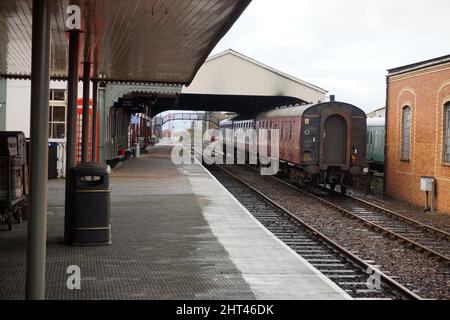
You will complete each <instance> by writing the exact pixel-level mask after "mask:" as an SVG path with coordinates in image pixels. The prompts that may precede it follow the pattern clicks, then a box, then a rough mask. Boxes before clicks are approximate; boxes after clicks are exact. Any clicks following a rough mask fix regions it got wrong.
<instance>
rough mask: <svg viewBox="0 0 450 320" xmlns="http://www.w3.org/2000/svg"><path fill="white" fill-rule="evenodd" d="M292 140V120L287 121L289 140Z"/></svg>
mask: <svg viewBox="0 0 450 320" xmlns="http://www.w3.org/2000/svg"><path fill="white" fill-rule="evenodd" d="M291 140H292V122H289V141H291Z"/></svg>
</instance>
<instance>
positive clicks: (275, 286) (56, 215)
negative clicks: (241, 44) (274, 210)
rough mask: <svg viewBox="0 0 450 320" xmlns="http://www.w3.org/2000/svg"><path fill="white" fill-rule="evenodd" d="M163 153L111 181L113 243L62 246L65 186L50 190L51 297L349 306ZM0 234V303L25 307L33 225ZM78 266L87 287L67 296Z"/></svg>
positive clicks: (196, 173) (208, 182) (208, 184)
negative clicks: (341, 303)
mask: <svg viewBox="0 0 450 320" xmlns="http://www.w3.org/2000/svg"><path fill="white" fill-rule="evenodd" d="M170 150H171V148H170V147H167V146H158V147H155V148H153V149H152V150H151V152H150V153H149V154H148V155H144V156H143V157H142V158H141V159H134V160H130V161H128V162H126V163H124V164H123V165H122V166H120V167H119V168H117V169H116V170H115V171H114V172H113V174H112V224H113V230H112V234H113V245H112V246H106V247H87V248H72V247H66V246H64V245H63V244H62V239H63V221H64V209H63V202H64V181H50V182H49V209H48V244H47V293H46V296H47V298H48V299H192V300H195V299H225V300H226V299H248V300H252V299H348V298H349V297H348V295H347V294H346V293H345V292H343V291H342V290H341V289H339V288H338V287H336V286H335V285H334V284H333V283H332V282H331V281H329V280H328V279H327V278H325V277H324V276H323V275H322V274H320V273H319V272H318V271H316V270H315V269H314V268H313V267H312V266H310V265H309V264H308V263H307V262H306V261H304V260H303V259H301V258H300V257H299V256H298V255H297V254H295V253H294V252H293V251H292V250H290V249H289V248H288V247H287V246H285V245H284V244H283V243H282V242H280V241H278V240H277V239H276V238H275V237H274V236H273V235H272V234H270V233H269V232H268V231H266V230H265V229H264V228H263V227H262V226H261V225H260V224H259V223H258V222H257V221H255V220H254V219H253V217H252V216H251V215H250V214H249V213H248V212H247V211H246V210H245V208H243V207H242V206H240V205H239V204H238V203H237V202H236V201H235V200H234V198H233V197H232V196H231V195H230V194H229V193H228V192H227V191H226V190H225V189H223V187H222V186H221V185H220V184H219V183H218V182H217V181H216V180H215V179H214V178H213V177H212V176H211V175H209V173H208V172H206V171H205V169H204V168H203V167H202V166H201V165H199V164H193V165H184V166H175V165H173V164H172V162H171V161H170ZM4 230H6V227H5V226H0V299H23V297H24V287H25V273H26V269H25V264H26V224H22V225H19V226H16V229H15V230H14V231H13V232H7V231H4ZM71 265H78V266H79V267H80V268H81V272H82V289H81V290H74V291H71V290H68V289H67V286H66V281H67V277H68V275H67V274H66V270H67V268H68V267H69V266H71Z"/></svg>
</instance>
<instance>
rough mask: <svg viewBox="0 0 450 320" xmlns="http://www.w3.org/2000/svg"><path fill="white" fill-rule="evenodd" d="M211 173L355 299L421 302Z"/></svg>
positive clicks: (223, 173) (226, 174)
mask: <svg viewBox="0 0 450 320" xmlns="http://www.w3.org/2000/svg"><path fill="white" fill-rule="evenodd" d="M208 169H209V170H210V171H211V173H212V174H213V175H214V176H215V177H216V178H217V179H218V180H219V181H220V182H221V183H222V184H223V185H224V186H225V188H227V189H228V190H229V191H230V192H231V193H232V194H233V195H234V196H235V197H236V198H237V200H238V201H240V202H241V203H242V204H243V205H244V206H245V207H246V208H247V209H248V210H249V212H250V213H251V214H252V215H253V216H254V217H255V218H256V219H257V220H259V221H260V222H261V223H262V224H263V225H264V226H265V227H266V228H267V229H268V230H269V231H271V232H272V233H273V234H274V235H275V236H277V237H278V238H279V239H280V240H282V241H283V242H284V243H286V244H287V245H288V246H289V247H291V248H292V249H293V250H294V251H295V252H297V253H298V254H299V255H300V256H301V257H302V258H304V259H305V260H307V261H308V262H309V263H310V264H312V265H313V266H314V267H315V268H317V269H318V270H319V271H320V272H322V273H323V274H324V275H325V276H327V277H328V278H329V279H331V280H332V281H333V282H335V283H336V284H337V285H338V286H339V287H341V288H342V289H343V290H345V291H346V292H348V293H349V295H350V296H352V297H353V298H357V299H408V300H410V299H412V300H416V299H420V297H419V296H418V295H417V294H415V293H414V292H412V291H410V290H409V289H407V288H406V287H404V286H403V285H401V284H400V283H398V282H397V281H395V280H394V279H392V278H391V277H389V276H388V275H386V274H384V273H383V272H381V271H380V270H378V267H377V266H374V265H371V264H370V262H368V261H364V260H361V259H360V258H358V257H357V256H355V255H354V254H353V253H351V252H350V251H348V250H346V249H345V248H343V247H341V246H339V245H338V244H337V243H335V242H334V241H333V240H331V239H329V238H328V237H326V236H325V235H323V234H322V233H321V232H319V231H318V230H316V229H315V228H314V227H312V226H310V225H308V224H307V223H305V222H304V221H303V220H301V219H300V218H298V217H297V216H296V215H295V214H293V213H291V212H290V211H289V210H287V209H285V208H284V207H283V206H282V205H281V204H279V203H277V202H275V201H273V200H271V199H269V198H268V197H266V196H265V195H264V194H263V193H261V192H260V191H258V190H257V189H256V188H254V187H253V186H251V185H249V184H247V183H246V182H245V181H244V180H242V179H241V178H239V177H238V176H236V175H235V174H233V173H232V172H230V171H229V170H227V169H225V168H224V167H223V166H217V165H214V166H208ZM376 279H378V280H379V283H378V282H377V281H376ZM374 280H375V281H374ZM378 285H379V286H378Z"/></svg>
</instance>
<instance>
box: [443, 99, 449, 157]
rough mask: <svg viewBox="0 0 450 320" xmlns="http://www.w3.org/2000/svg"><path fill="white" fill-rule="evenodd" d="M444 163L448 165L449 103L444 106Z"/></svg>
mask: <svg viewBox="0 0 450 320" xmlns="http://www.w3.org/2000/svg"><path fill="white" fill-rule="evenodd" d="M444 162H445V163H450V101H449V102H447V103H446V104H445V105H444Z"/></svg>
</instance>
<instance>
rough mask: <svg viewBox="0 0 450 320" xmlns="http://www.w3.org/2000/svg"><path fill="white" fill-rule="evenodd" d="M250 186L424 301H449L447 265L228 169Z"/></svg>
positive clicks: (275, 185)
mask: <svg viewBox="0 0 450 320" xmlns="http://www.w3.org/2000/svg"><path fill="white" fill-rule="evenodd" d="M226 169H227V170H229V171H231V172H233V173H235V174H236V175H237V176H239V177H240V178H242V179H243V180H244V181H246V182H247V183H249V184H250V185H252V186H254V187H255V188H257V189H258V190H259V191H261V192H263V193H264V194H265V195H266V196H268V197H269V198H271V199H272V200H274V201H276V202H278V203H280V204H281V205H283V206H284V207H285V208H286V209H288V210H290V211H291V212H292V213H294V214H296V215H297V216H298V217H300V218H301V219H303V220H304V221H305V222H306V223H308V224H310V225H312V226H313V227H315V228H317V229H318V230H319V231H320V232H322V233H324V234H325V235H326V236H328V237H330V238H331V239H333V240H334V241H336V242H337V243H338V244H340V245H341V246H343V247H345V248H346V249H348V250H350V251H352V252H354V253H355V254H356V255H358V256H359V257H360V258H362V259H364V260H368V261H373V262H374V264H375V265H377V266H380V268H381V270H382V271H383V272H385V273H386V274H388V275H390V276H394V278H395V279H396V280H397V281H399V282H400V283H402V284H403V285H405V286H406V287H408V288H409V289H410V290H413V291H415V292H417V293H418V294H419V295H420V296H421V297H423V298H431V299H450V290H449V288H450V270H449V267H448V265H447V264H446V263H443V262H439V261H438V260H437V259H435V258H432V257H431V258H430V257H428V256H427V255H425V254H422V253H420V252H417V251H416V250H414V249H412V248H408V247H406V246H405V245H403V244H401V243H400V242H398V241H394V240H392V239H389V238H387V237H384V236H382V235H381V234H379V233H378V232H375V231H372V230H369V229H367V228H366V227H365V226H364V225H363V224H362V223H361V222H358V221H356V220H353V219H351V218H348V217H346V216H344V215H342V214H341V213H339V212H337V211H335V210H333V209H330V208H329V207H326V206H325V205H322V204H320V203H318V202H316V201H315V200H314V199H312V198H310V197H308V196H306V195H303V194H301V193H300V192H298V191H295V190H293V189H291V188H289V187H288V186H286V185H284V184H283V183H281V182H277V181H275V180H273V179H271V178H270V177H263V176H260V175H258V174H256V173H255V172H252V171H250V170H249V169H248V168H245V167H241V166H227V167H226Z"/></svg>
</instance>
